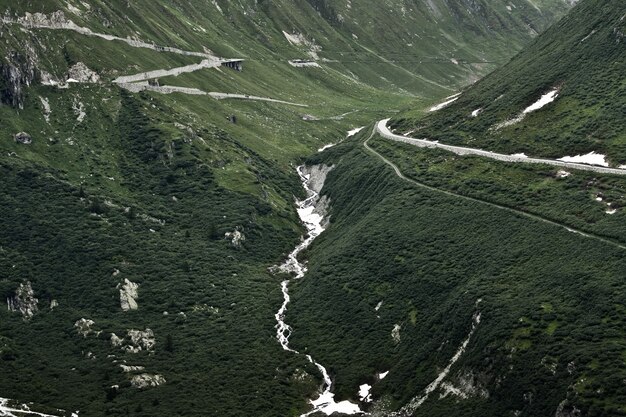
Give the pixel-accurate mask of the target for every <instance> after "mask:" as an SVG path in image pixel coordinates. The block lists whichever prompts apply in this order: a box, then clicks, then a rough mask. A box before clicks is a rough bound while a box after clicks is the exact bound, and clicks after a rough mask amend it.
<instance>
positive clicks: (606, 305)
mask: <svg viewBox="0 0 626 417" xmlns="http://www.w3.org/2000/svg"><path fill="white" fill-rule="evenodd" d="M362 139H363V138H361V140H362ZM378 146H379V147H380V146H382V145H378ZM385 151H386V153H390V150H388V149H385ZM407 152H408V150H406V149H399V152H397V154H392V156H394V159H397V158H395V157H396V156H397V155H401V156H402V155H404V154H406V153H407ZM431 158H432V155H431ZM417 159H418V158H417V157H416V158H414V159H413V161H415V160H417ZM314 161H315V162H324V163H327V164H330V163H332V164H334V165H335V166H336V167H335V169H334V170H333V171H332V172H331V174H330V176H329V179H328V182H327V186H326V192H327V193H328V195H329V196H330V198H331V199H332V207H333V209H332V217H331V221H332V223H331V227H330V228H329V229H328V230H327V231H326V232H325V233H324V234H323V235H322V236H320V238H318V240H317V241H316V242H315V243H314V246H313V248H312V250H311V251H310V252H309V264H310V266H311V269H310V271H309V274H308V276H307V277H306V279H304V280H302V281H301V282H300V283H299V284H298V286H297V287H294V288H295V289H294V294H293V299H294V306H293V308H292V310H291V314H292V317H293V319H292V322H293V324H294V327H295V329H296V332H295V334H294V337H293V345H294V347H296V348H298V349H304V348H306V349H307V352H309V353H311V354H313V355H314V356H315V357H316V358H317V359H318V360H319V361H321V362H322V363H325V364H326V365H327V366H331V367H332V368H331V369H332V370H333V372H334V373H336V375H337V379H336V383H337V392H338V393H339V395H341V396H342V397H347V398H354V397H355V394H356V391H357V387H358V386H359V385H360V384H362V383H364V382H369V383H373V385H374V393H375V396H376V395H381V394H382V395H385V396H386V400H387V401H388V404H391V407H392V408H393V407H398V406H401V405H404V404H406V403H407V401H408V400H409V399H410V398H412V397H414V396H415V395H417V394H419V393H420V392H421V390H423V389H424V388H425V386H426V385H428V384H429V383H430V382H431V381H432V380H434V378H435V376H436V374H437V373H438V372H439V371H440V370H441V369H442V368H443V367H444V366H445V365H446V364H447V363H448V361H449V360H450V358H451V357H452V356H453V354H454V353H455V351H456V350H457V349H458V346H459V345H460V343H461V341H462V340H463V339H464V338H465V337H466V335H467V333H468V332H469V328H470V324H471V318H472V315H473V314H474V313H475V312H476V311H480V312H481V313H482V321H481V323H480V325H479V327H478V330H477V331H476V333H475V335H474V338H473V339H472V340H471V342H470V344H469V346H468V350H467V352H466V353H465V354H464V355H463V356H462V357H461V359H460V361H459V362H458V363H457V364H456V365H455V366H454V367H453V369H452V371H451V374H450V377H449V378H448V379H447V381H448V382H450V383H452V384H455V385H456V386H457V387H458V386H460V381H461V379H462V378H463V377H464V376H466V375H472V376H473V380H472V384H473V387H474V389H475V391H474V392H473V393H470V394H469V398H467V399H462V398H460V397H455V396H454V395H449V396H448V397H446V398H445V399H441V398H440V394H441V393H442V391H441V390H437V391H435V392H434V393H433V394H432V395H431V397H430V398H429V400H428V401H427V402H426V403H425V404H424V405H423V406H422V408H420V409H419V410H418V412H417V414H415V415H420V416H421V415H424V416H449V415H468V416H495V415H513V413H514V412H516V411H520V412H521V413H522V414H521V415H528V416H538V415H553V414H555V413H556V410H557V408H558V406H559V404H561V403H563V407H564V408H565V410H567V409H569V410H571V409H572V407H573V406H575V407H577V408H578V409H580V410H582V411H583V415H586V416H587V415H588V416H616V415H623V414H624V413H626V409H624V407H623V404H624V401H625V400H626V398H624V390H623V379H624V377H625V376H626V367H625V366H624V354H626V343H625V342H624V340H626V339H624V336H625V335H624V317H623V312H624V309H625V306H624V296H625V295H626V294H625V291H626V284H625V283H624V281H623V279H622V278H623V276H624V273H625V272H626V263H624V260H623V259H624V257H623V251H624V250H623V249H620V248H618V247H616V246H614V245H610V244H606V243H603V242H598V241H595V240H592V239H589V238H585V237H583V236H580V235H577V234H575V233H571V232H569V231H567V230H566V229H565V228H563V227H559V226H555V225H551V224H545V223H542V222H539V221H535V220H531V219H528V218H526V217H523V216H519V215H515V214H512V213H509V212H506V211H503V210H498V209H494V208H492V207H490V206H488V205H486V204H482V203H478V202H469V201H466V200H463V199H460V198H456V197H451V196H448V195H445V194H443V193H439V192H436V191H430V190H425V189H423V188H419V187H416V186H414V185H412V184H411V183H409V182H406V181H403V180H401V179H399V178H398V177H396V176H395V174H394V173H393V171H392V170H391V169H390V168H389V167H388V166H386V165H384V164H383V163H382V161H380V160H379V159H377V157H375V156H374V155H372V154H370V153H368V152H366V151H365V150H364V149H363V148H362V147H361V144H360V141H359V140H354V141H349V142H345V143H344V144H342V145H339V146H337V147H335V148H332V149H331V150H329V151H327V152H326V153H325V154H323V155H321V156H320V157H318V158H316V159H315V160H314ZM431 162H432V161H431ZM459 163H463V162H457V164H459ZM465 163H466V164H469V165H478V164H481V165H482V166H483V167H486V166H487V165H488V163H485V162H482V161H478V162H476V161H468V162H465ZM443 165H444V166H446V165H445V163H444V164H443ZM493 168H498V167H493ZM442 169H443V168H442ZM452 171H453V169H450V170H449V172H450V174H449V175H448V176H443V175H442V176H439V177H436V181H435V179H432V178H431V177H430V176H429V175H424V174H421V173H420V174H419V179H420V180H423V179H426V180H428V182H430V183H432V184H433V185H435V186H445V187H446V188H451V189H453V188H454V187H455V185H454V184H455V182H456V181H457V179H456V178H455V176H454V175H453V174H452ZM493 171H495V172H498V170H497V169H493ZM407 174H408V175H411V176H413V175H415V176H417V175H418V174H413V172H412V171H407ZM531 174H532V175H534V176H537V177H539V178H541V177H542V171H541V169H539V170H536V171H535V172H533V173H527V174H526V175H531ZM488 178H489V171H488V173H487V179H488ZM531 186H532V185H531ZM553 187H554V188H555V191H554V193H555V194H557V195H558V193H561V195H566V193H565V192H564V191H562V190H561V191H559V190H560V187H561V186H560V185H555V186H553ZM475 192H476V191H475V190H471V191H467V193H469V194H472V193H475ZM481 197H482V195H481ZM516 197H517V191H516V189H515V188H513V189H511V190H510V191H508V192H506V191H504V190H500V192H499V194H497V195H495V196H494V198H497V199H500V200H504V199H508V200H509V201H515V200H514V199H515V198H516ZM574 198H575V197H574ZM550 214H552V215H555V216H557V214H556V213H550ZM605 216H606V215H605ZM569 218H570V217H569V216H567V215H562V216H558V219H561V220H564V221H566V220H569ZM479 299H481V300H482V301H481V302H480V303H479V304H477V300H479ZM381 301H382V306H381V307H380V309H379V310H378V311H376V310H375V307H376V306H377V305H378V303H379V302H381ZM305 312H306V313H305ZM396 324H399V325H400V326H401V330H400V336H401V339H400V342H399V343H394V340H393V339H392V336H391V331H392V329H393V328H394V325H396ZM363 329H367V331H365V332H364V331H363ZM386 371H390V373H389V375H388V376H387V377H386V378H385V379H384V380H381V381H378V379H377V378H376V374H377V373H380V372H386ZM482 390H485V391H486V392H487V393H488V398H485V397H482V396H481V395H479V393H480V392H481V391H482ZM384 399H385V398H384ZM566 399H567V402H564V401H565V400H566ZM374 409H376V405H375V406H374ZM381 415H382V414H381Z"/></svg>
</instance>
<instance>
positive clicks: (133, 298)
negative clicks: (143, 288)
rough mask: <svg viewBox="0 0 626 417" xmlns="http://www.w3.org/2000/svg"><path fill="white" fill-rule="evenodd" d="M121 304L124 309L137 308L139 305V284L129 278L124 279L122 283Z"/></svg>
mask: <svg viewBox="0 0 626 417" xmlns="http://www.w3.org/2000/svg"><path fill="white" fill-rule="evenodd" d="M118 287H120V306H121V307H122V310H124V311H129V310H137V308H138V307H139V306H138V304H137V298H139V294H138V291H137V290H138V289H139V284H136V283H134V282H131V281H129V280H128V278H125V279H124V282H123V283H122V284H120V285H118Z"/></svg>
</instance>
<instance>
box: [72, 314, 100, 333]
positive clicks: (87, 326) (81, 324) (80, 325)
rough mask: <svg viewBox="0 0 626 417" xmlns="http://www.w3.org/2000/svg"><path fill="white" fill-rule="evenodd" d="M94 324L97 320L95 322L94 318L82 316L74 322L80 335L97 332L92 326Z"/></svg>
mask: <svg viewBox="0 0 626 417" xmlns="http://www.w3.org/2000/svg"><path fill="white" fill-rule="evenodd" d="M94 324H96V322H94V321H93V320H89V319H85V318H82V319H80V320H77V321H76V323H74V327H75V328H76V331H77V332H78V334H79V335H81V336H83V337H87V336H89V335H90V334H91V333H96V332H95V330H93V329H92V328H91V327H92V326H93V325H94Z"/></svg>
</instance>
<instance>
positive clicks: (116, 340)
mask: <svg viewBox="0 0 626 417" xmlns="http://www.w3.org/2000/svg"><path fill="white" fill-rule="evenodd" d="M123 342H124V339H122V338H121V337H119V336H118V335H116V334H115V333H111V346H113V347H118V346H122V343H123Z"/></svg>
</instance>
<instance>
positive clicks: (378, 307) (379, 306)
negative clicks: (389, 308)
mask: <svg viewBox="0 0 626 417" xmlns="http://www.w3.org/2000/svg"><path fill="white" fill-rule="evenodd" d="M382 306H383V302H382V301H380V302H379V303H378V304H376V307H374V310H375V311H378V310H380V308H381V307H382Z"/></svg>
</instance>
